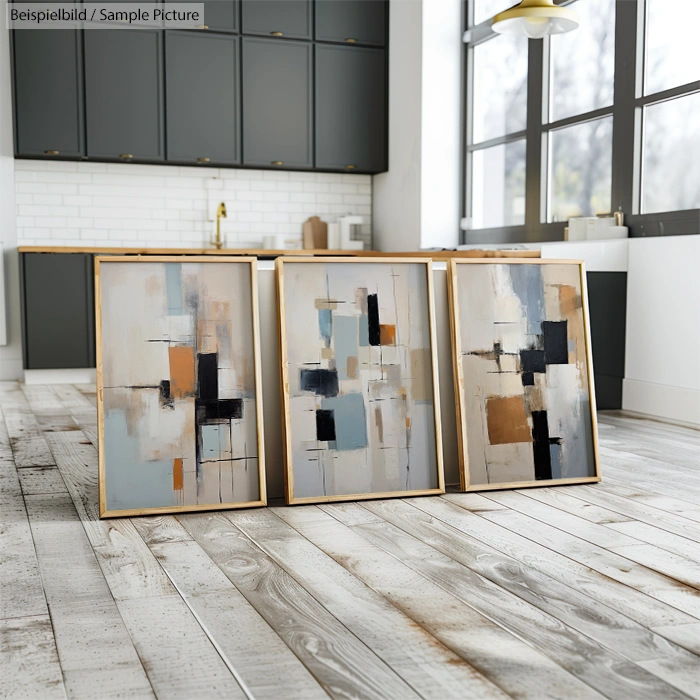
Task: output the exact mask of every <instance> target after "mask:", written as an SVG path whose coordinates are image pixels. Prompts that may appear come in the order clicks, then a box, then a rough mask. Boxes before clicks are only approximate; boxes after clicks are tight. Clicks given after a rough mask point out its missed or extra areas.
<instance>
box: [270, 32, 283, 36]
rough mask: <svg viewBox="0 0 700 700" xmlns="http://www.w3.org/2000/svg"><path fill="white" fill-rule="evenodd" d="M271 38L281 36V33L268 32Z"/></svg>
mask: <svg viewBox="0 0 700 700" xmlns="http://www.w3.org/2000/svg"><path fill="white" fill-rule="evenodd" d="M270 34H271V35H272V36H283V35H282V32H270Z"/></svg>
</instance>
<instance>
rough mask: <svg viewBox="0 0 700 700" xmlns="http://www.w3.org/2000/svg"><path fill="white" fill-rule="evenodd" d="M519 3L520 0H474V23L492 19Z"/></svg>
mask: <svg viewBox="0 0 700 700" xmlns="http://www.w3.org/2000/svg"><path fill="white" fill-rule="evenodd" d="M517 4H518V0H474V24H480V23H481V22H483V21H484V20H487V19H491V17H493V16H494V15H497V14H498V13H499V12H503V10H507V9H508V8H510V7H513V6H514V5H517Z"/></svg>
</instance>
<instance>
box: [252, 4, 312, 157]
mask: <svg viewBox="0 0 700 700" xmlns="http://www.w3.org/2000/svg"><path fill="white" fill-rule="evenodd" d="M263 4H265V3H263ZM242 41H243V55H242V79H243V97H242V100H241V102H242V107H243V162H244V163H245V164H246V165H261V166H270V165H273V166H276V167H291V168H310V167H311V166H312V164H313V154H312V133H313V105H312V92H311V85H312V48H313V47H312V44H308V43H302V42H298V41H280V40H278V39H253V38H243V40H242Z"/></svg>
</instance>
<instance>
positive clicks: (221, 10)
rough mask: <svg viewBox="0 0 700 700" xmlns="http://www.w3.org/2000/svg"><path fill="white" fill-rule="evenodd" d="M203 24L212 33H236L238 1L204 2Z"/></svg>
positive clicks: (206, 0) (209, 0)
mask: <svg viewBox="0 0 700 700" xmlns="http://www.w3.org/2000/svg"><path fill="white" fill-rule="evenodd" d="M204 24H205V25H206V27H207V29H209V31H212V32H237V31H238V1H237V0H236V1H235V2H234V0H205V2H204Z"/></svg>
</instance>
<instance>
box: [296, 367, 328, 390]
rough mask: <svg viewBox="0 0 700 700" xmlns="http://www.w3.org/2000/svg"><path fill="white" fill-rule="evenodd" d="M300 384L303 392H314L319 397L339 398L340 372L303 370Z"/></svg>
mask: <svg viewBox="0 0 700 700" xmlns="http://www.w3.org/2000/svg"><path fill="white" fill-rule="evenodd" d="M299 384H300V387H301V390H302V391H313V392H314V394H318V395H319V396H337V395H338V370H335V369H302V370H301V376H300V378H299Z"/></svg>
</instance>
